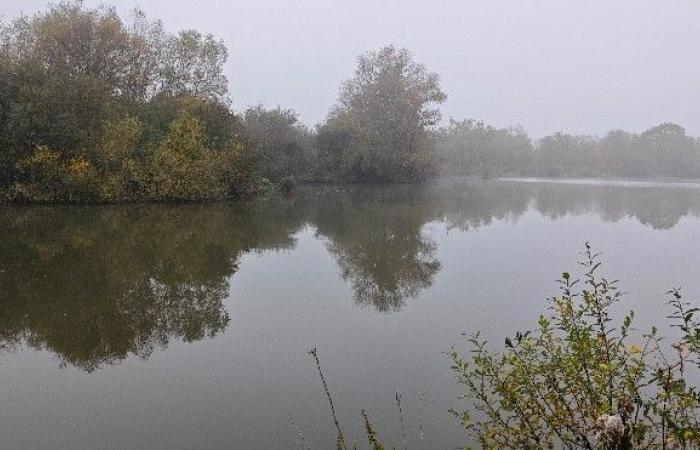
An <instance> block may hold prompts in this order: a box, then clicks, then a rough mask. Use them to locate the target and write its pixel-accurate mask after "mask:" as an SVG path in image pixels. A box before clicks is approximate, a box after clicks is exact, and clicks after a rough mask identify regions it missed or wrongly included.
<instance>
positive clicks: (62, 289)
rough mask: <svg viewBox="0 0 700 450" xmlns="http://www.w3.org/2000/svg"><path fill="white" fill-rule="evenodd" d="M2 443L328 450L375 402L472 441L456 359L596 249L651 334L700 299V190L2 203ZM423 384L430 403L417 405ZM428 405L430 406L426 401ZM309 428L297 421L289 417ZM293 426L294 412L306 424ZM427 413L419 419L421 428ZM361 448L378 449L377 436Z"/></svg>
mask: <svg viewBox="0 0 700 450" xmlns="http://www.w3.org/2000/svg"><path fill="white" fill-rule="evenodd" d="M0 232H1V236H2V240H1V242H0V301H1V304H2V308H1V309H0V340H1V341H0V342H1V343H2V345H3V349H2V356H1V359H0V380H2V382H1V383H0V447H2V448H3V449H19V448H32V449H49V448H62V449H123V448H144V449H145V448H148V449H189V448H206V449H238V448H241V449H287V448H301V444H300V443H299V440H298V437H297V431H296V430H295V428H296V427H298V429H299V430H301V432H302V433H303V434H304V436H305V438H306V440H307V441H308V442H309V443H310V444H311V446H312V448H313V449H326V448H331V447H332V442H333V440H334V431H333V430H334V428H333V422H332V418H331V415H330V411H329V407H328V403H327V400H326V398H325V394H324V391H323V387H322V385H321V382H320V380H319V377H318V374H317V372H316V366H315V363H314V361H313V360H312V359H311V357H310V356H309V355H308V351H309V350H310V349H311V348H314V347H316V348H317V349H318V354H319V357H320V359H321V364H322V366H323V369H324V375H325V377H326V379H327V381H328V385H329V388H330V391H331V393H332V395H333V398H334V402H335V407H336V409H337V411H338V416H339V419H340V423H341V426H342V427H343V430H344V432H345V435H346V438H348V440H350V441H352V440H360V439H362V438H363V434H362V426H361V416H360V413H361V411H362V409H363V408H364V409H366V410H367V413H368V414H369V415H370V417H371V418H372V420H373V422H374V424H375V425H376V427H377V428H378V431H379V433H380V435H381V437H382V438H383V439H384V440H385V441H386V442H393V443H396V445H400V443H401V440H402V437H401V427H400V422H399V413H398V411H397V408H396V404H395V392H400V393H401V395H402V407H403V410H404V414H405V416H406V425H407V429H408V440H409V443H410V444H411V445H412V446H414V447H416V448H418V447H419V446H420V444H421V440H420V438H419V434H420V433H419V429H420V428H421V427H422V429H423V431H424V447H425V448H445V449H447V448H453V447H456V446H459V445H464V443H465V441H464V433H463V431H462V430H461V428H460V426H459V425H458V423H457V421H456V420H455V419H453V418H452V417H451V416H450V415H449V414H448V412H447V411H448V409H449V408H450V407H455V408H461V407H463V406H464V404H463V403H462V401H460V400H459V399H458V395H459V387H458V385H457V384H456V383H455V381H454V380H453V377H452V374H451V373H450V370H449V361H448V359H447V358H446V356H445V355H444V354H443V352H445V351H448V350H449V349H450V348H451V347H452V346H456V347H457V348H459V349H462V350H465V351H466V349H467V347H466V346H465V345H464V341H463V337H462V333H472V332H475V331H477V330H482V332H483V335H484V336H486V337H488V338H489V339H491V341H492V342H494V343H495V344H494V345H500V346H502V345H503V344H502V342H503V339H504V336H507V335H512V334H513V332H514V330H516V329H523V328H529V327H532V326H534V325H535V322H536V319H537V316H538V314H539V313H540V312H541V311H543V304H544V299H545V298H546V297H548V296H550V295H554V294H556V293H557V285H556V284H555V283H554V280H555V279H556V278H557V277H558V276H559V274H560V273H561V272H563V271H571V272H573V273H580V270H579V268H578V266H577V264H576V262H577V261H578V260H579V254H578V253H579V252H580V251H581V250H582V249H583V246H584V242H586V241H590V242H591V243H592V244H593V246H594V248H595V249H597V250H599V251H602V252H603V256H602V258H603V261H604V268H605V269H604V271H605V272H606V273H609V274H610V275H611V276H612V277H614V278H618V279H619V280H620V286H621V288H622V289H623V290H625V291H627V293H628V294H627V295H626V297H625V300H624V305H623V309H630V308H635V309H637V311H638V313H639V326H640V327H645V326H648V325H650V324H652V323H663V320H664V319H663V318H664V316H665V315H666V314H667V312H668V309H667V308H666V307H665V305H664V301H665V292H666V291H667V290H668V289H669V288H672V287H680V286H682V287H683V290H684V292H685V295H686V298H688V299H699V301H700V277H698V274H699V272H698V270H699V269H698V268H700V187H699V186H698V185H694V184H678V183H676V184H656V183H628V182H626V183H610V182H605V183H601V182H595V183H588V182H586V181H585V180H569V181H567V182H552V181H551V180H535V181H532V180H500V181H498V180H494V181H473V180H441V181H436V182H432V183H428V184H425V185H420V186H415V185H413V186H412V185H398V186H333V187H330V186H321V187H302V188H299V189H298V190H297V192H296V193H295V194H294V195H292V196H289V197H273V198H270V199H260V200H252V201H244V202H237V203H218V204H209V205H180V206H166V205H128V206H104V207H94V206H91V207H48V206H11V207H7V206H6V207H2V208H0ZM419 396H420V397H422V399H423V400H422V401H419ZM419 410H420V411H419ZM290 416H291V417H292V418H293V419H292V420H291V421H290V419H289V417H290ZM292 422H293V423H292ZM420 424H422V426H421V425H420ZM362 442H363V443H364V441H362Z"/></svg>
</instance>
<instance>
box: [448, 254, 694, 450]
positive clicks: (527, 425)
mask: <svg viewBox="0 0 700 450" xmlns="http://www.w3.org/2000/svg"><path fill="white" fill-rule="evenodd" d="M583 255H584V261H583V262H582V263H581V264H582V266H583V267H584V268H585V271H586V272H585V275H584V276H583V279H582V280H581V281H579V280H575V279H573V278H572V276H571V275H570V274H569V273H563V274H562V276H561V278H560V280H559V283H560V289H561V292H560V294H559V295H558V296H556V297H553V298H551V299H549V300H548V304H547V313H545V314H543V315H541V316H540V318H539V320H538V326H537V328H536V329H535V330H532V331H527V332H518V333H516V335H515V337H514V338H513V339H506V349H505V351H503V352H499V351H492V350H490V349H489V348H488V346H487V343H486V341H485V340H483V339H481V338H480V337H479V335H478V334H476V335H474V336H472V337H471V338H470V339H469V342H470V344H471V354H470V356H469V357H463V356H461V355H460V354H459V353H457V352H456V351H455V350H453V351H452V352H450V358H451V360H452V363H453V366H452V368H453V370H454V371H455V373H456V375H457V379H458V382H459V383H460V384H461V385H463V386H464V388H465V390H466V393H465V397H466V398H467V399H468V402H469V406H468V407H467V410H465V411H463V412H459V413H458V412H454V413H455V414H456V415H457V416H458V417H459V418H460V419H461V421H462V424H463V425H464V426H465V428H466V429H467V432H468V435H469V437H470V441H472V442H474V443H479V444H480V446H481V447H483V448H518V449H544V448H565V449H576V448H582V449H606V450H607V449H610V450H612V449H631V448H635V449H657V448H658V449H685V448H698V445H700V424H699V422H698V417H697V415H698V410H699V406H700V396H699V394H698V390H697V387H696V386H695V385H694V384H693V383H692V381H695V380H696V378H693V377H694V376H696V375H697V369H698V364H699V363H700V361H699V360H698V358H697V357H698V354H699V352H698V350H699V349H700V347H699V343H700V328H699V327H698V322H697V321H695V319H694V316H695V314H696V312H697V311H698V309H697V308H690V309H689V308H688V305H687V304H686V303H684V302H683V300H682V298H681V295H680V293H679V291H678V290H674V291H671V292H669V294H670V295H671V300H670V302H669V304H670V306H671V308H672V310H673V314H672V315H671V316H670V317H669V319H670V320H671V326H672V327H676V328H677V329H678V330H680V337H679V338H678V339H676V340H674V342H673V343H670V342H668V341H666V340H664V339H663V338H662V337H661V336H660V335H659V332H658V331H657V329H656V328H652V329H651V330H650V331H648V332H647V333H643V334H642V333H639V332H637V331H636V330H635V329H634V328H633V327H632V325H633V320H634V313H633V312H630V313H629V314H628V315H626V316H625V317H624V318H623V319H622V320H621V321H620V322H617V321H616V320H615V319H614V317H613V316H612V314H611V309H612V308H613V306H615V305H616V304H617V303H618V302H619V301H620V298H621V291H619V290H618V289H617V287H616V282H615V281H611V280H608V279H606V278H604V277H602V276H599V275H598V272H599V269H600V264H601V263H600V262H599V261H598V255H597V254H594V253H593V252H592V251H591V248H590V246H589V245H588V244H587V245H586V250H585V252H584V253H583Z"/></svg>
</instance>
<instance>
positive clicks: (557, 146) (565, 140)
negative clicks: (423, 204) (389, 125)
mask: <svg viewBox="0 0 700 450" xmlns="http://www.w3.org/2000/svg"><path fill="white" fill-rule="evenodd" d="M434 136H435V140H436V152H437V158H436V159H437V160H438V161H439V162H438V164H439V167H440V170H441V173H444V174H450V175H475V176H484V177H489V176H512V175H515V176H549V177H613V176H618V177H639V178H659V177H675V178H696V177H698V176H700V139H697V138H693V137H691V136H688V135H687V133H686V131H685V129H683V127H681V126H679V125H676V124H673V123H662V124H660V125H657V126H655V127H652V128H650V129H648V130H646V131H644V132H643V133H639V134H635V133H629V132H626V131H622V130H613V131H610V132H609V133H607V134H606V135H605V136H604V137H602V138H596V137H591V136H574V135H569V134H564V133H555V134H553V135H550V136H546V137H544V138H542V139H539V140H537V141H535V142H533V141H532V140H530V139H529V138H528V137H527V135H526V134H525V132H524V131H523V130H522V129H520V128H505V129H504V128H496V127H492V126H489V125H486V124H485V123H483V122H479V121H474V120H466V121H461V122H457V121H451V122H450V124H449V125H448V126H447V127H444V128H441V129H439V130H437V131H436V132H435V134H434Z"/></svg>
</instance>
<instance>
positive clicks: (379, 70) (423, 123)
mask: <svg viewBox="0 0 700 450" xmlns="http://www.w3.org/2000/svg"><path fill="white" fill-rule="evenodd" d="M445 98H446V96H445V94H444V93H443V92H442V90H441V89H440V83H439V77H438V75H437V74H435V73H432V72H428V71H427V69H426V68H425V66H423V65H422V64H420V63H417V62H415V61H413V58H412V55H411V54H410V52H409V51H408V50H406V49H396V48H394V47H393V46H387V47H384V48H381V49H380V50H378V51H376V52H370V53H367V54H364V55H362V56H360V57H359V58H358V60H357V68H356V69H355V74H354V76H353V77H352V78H351V79H349V80H347V81H345V82H344V83H343V85H342V88H341V93H340V98H339V100H338V104H337V105H336V107H335V108H334V110H333V111H332V112H331V114H330V115H329V117H328V119H327V121H326V124H325V125H324V126H323V127H321V130H319V133H320V134H324V135H325V136H332V135H334V134H339V135H341V136H347V137H348V138H349V139H346V142H344V144H345V145H343V147H342V149H340V151H339V153H340V154H339V155H338V156H339V158H336V157H335V156H334V155H331V153H332V152H335V151H338V150H337V149H336V147H335V144H336V143H335V142H326V144H327V145H328V146H327V147H326V148H321V152H322V153H323V152H325V153H326V155H325V158H326V160H328V161H334V160H337V162H338V164H339V167H336V170H337V171H338V172H339V173H340V174H341V175H343V176H345V177H347V178H351V179H355V180H384V181H409V180H416V179H420V178H423V177H425V176H426V174H427V173H428V172H429V171H430V168H431V156H432V155H431V146H430V141H429V139H428V136H427V129H428V127H431V126H433V125H435V124H437V122H438V121H439V119H440V113H439V111H438V110H437V109H434V108H432V106H433V105H435V104H438V103H441V102H443V101H444V100H445ZM327 130H339V131H340V132H339V133H333V132H330V133H329V132H328V131H327ZM346 133H347V134H346ZM322 157H323V156H322Z"/></svg>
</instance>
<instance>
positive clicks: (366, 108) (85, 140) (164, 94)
mask: <svg viewBox="0 0 700 450" xmlns="http://www.w3.org/2000/svg"><path fill="white" fill-rule="evenodd" d="M226 58H227V51H226V48H225V47H224V45H223V43H222V42H221V41H219V40H216V39H215V38H214V37H212V36H211V35H202V34H201V33H199V32H197V31H192V30H190V31H182V32H179V33H177V34H170V33H167V32H166V31H164V29H163V26H162V24H161V23H160V22H158V21H149V20H148V19H147V18H146V17H145V15H144V14H143V13H141V12H139V11H135V12H133V13H132V15H131V16H130V17H129V18H128V19H127V20H123V19H122V18H121V17H119V15H118V14H117V13H116V11H115V10H114V9H113V8H87V7H85V6H83V5H82V3H81V2H62V3H59V4H57V5H54V6H51V7H50V8H49V9H48V10H47V11H45V12H41V13H38V14H35V15H33V16H20V17H19V18H17V19H15V20H14V21H12V22H11V23H9V24H4V25H1V26H0V192H1V193H2V197H3V198H5V199H10V200H15V201H33V202H120V201H171V200H176V201H177V200H189V201H196V200H215V199H222V198H229V197H236V196H241V195H244V194H247V193H251V192H255V191H257V190H259V189H260V188H261V187H264V186H265V185H266V180H271V181H273V182H281V183H284V182H287V183H289V182H290V179H293V178H298V179H299V180H301V181H315V180H351V181H366V180H374V179H378V180H385V181H406V180H413V179H419V178H424V177H425V175H426V174H427V173H428V170H427V169H428V164H427V161H428V159H429V137H428V133H427V127H428V126H431V125H434V124H435V123H436V122H437V119H438V118H439V114H438V113H437V111H436V110H433V109H430V108H428V105H429V104H431V103H436V102H440V101H442V100H443V99H444V97H445V96H444V94H443V93H442V92H441V91H440V89H439V85H438V82H437V75H435V74H431V73H429V72H427V71H426V69H425V68H424V67H423V66H422V65H420V64H417V63H415V62H413V61H412V59H411V56H410V54H409V53H408V52H407V51H406V50H397V49H394V48H393V47H387V48H384V49H382V50H380V51H379V52H377V53H370V54H367V55H365V56H362V57H361V58H360V59H359V60H358V68H357V71H356V73H355V76H354V77H353V78H352V79H350V80H348V81H347V82H346V83H345V84H344V85H343V89H342V93H341V96H340V99H339V102H338V105H337V106H336V107H335V108H334V109H333V112H332V113H331V114H330V116H329V118H328V120H327V122H326V123H325V124H323V125H321V126H319V127H318V128H317V129H316V130H310V129H308V128H307V127H305V126H304V125H302V124H300V123H299V121H298V119H297V115H296V114H295V113H294V112H293V111H290V110H283V109H281V108H277V109H272V110H267V109H264V108H262V107H260V106H258V107H253V108H249V109H248V110H246V111H244V112H243V113H242V114H240V115H236V114H234V113H233V111H232V110H231V108H230V101H229V97H228V83H227V80H226V77H225V76H224V74H223V64H224V63H225V61H226Z"/></svg>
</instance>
